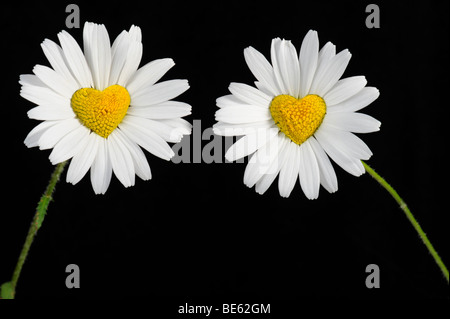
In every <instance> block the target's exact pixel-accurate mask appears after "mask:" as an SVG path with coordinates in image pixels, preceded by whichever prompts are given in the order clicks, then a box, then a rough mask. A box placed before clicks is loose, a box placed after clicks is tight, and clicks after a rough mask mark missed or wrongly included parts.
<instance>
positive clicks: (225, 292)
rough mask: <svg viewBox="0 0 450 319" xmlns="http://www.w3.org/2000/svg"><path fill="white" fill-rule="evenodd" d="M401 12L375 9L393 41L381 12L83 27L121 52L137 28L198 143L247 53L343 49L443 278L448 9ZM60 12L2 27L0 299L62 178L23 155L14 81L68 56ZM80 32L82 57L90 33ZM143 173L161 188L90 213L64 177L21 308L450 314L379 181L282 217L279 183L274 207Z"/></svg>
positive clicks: (238, 193) (127, 10) (222, 8)
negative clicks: (73, 277) (412, 307)
mask: <svg viewBox="0 0 450 319" xmlns="http://www.w3.org/2000/svg"><path fill="white" fill-rule="evenodd" d="M393 2H394V1H390V2H384V1H378V2H376V3H377V4H378V5H379V7H380V12H381V28H380V29H368V28H366V25H365V19H366V17H367V15H368V13H366V12H365V8H366V6H367V5H368V4H369V3H371V2H369V1H352V2H350V1H345V2H344V1H339V2H338V1H333V2H331V1H330V2H325V1H312V2H311V1H294V2H281V1H280V2H276V3H270V4H269V3H268V4H265V3H264V2H262V1H258V2H256V1H253V2H252V3H248V4H247V3H245V2H242V1H241V2H204V1H202V2H201V3H200V4H193V3H190V2H188V1H185V2H175V3H166V2H163V1H152V2H147V1H145V2H138V3H133V2H131V1H126V2H122V3H117V4H116V3H111V2H104V3H102V2H97V3H96V4H95V5H94V4H92V3H90V4H88V3H81V2H78V4H79V7H80V12H81V15H80V18H81V23H82V24H83V23H84V22H85V21H92V22H96V23H104V24H105V25H106V27H107V29H108V31H109V34H110V38H111V40H113V39H114V38H115V37H116V36H117V35H118V34H119V33H120V32H121V31H122V30H123V29H127V30H128V29H129V27H130V26H131V25H132V24H135V25H138V26H140V27H141V29H142V33H143V46H144V53H143V58H142V61H141V66H142V65H144V64H145V63H147V62H150V61H152V60H154V59H158V58H165V57H171V58H173V59H174V61H175V63H176V65H175V67H173V68H172V69H171V70H170V71H169V72H168V73H167V74H166V75H165V76H164V77H163V80H167V79H175V78H180V79H188V80H189V83H190V89H189V90H188V91H187V92H186V93H184V94H183V95H181V96H180V97H179V98H177V99H178V100H181V101H185V102H187V103H189V104H191V105H192V109H193V111H192V115H191V116H189V117H187V118H186V119H187V120H188V121H190V122H191V123H192V121H193V120H196V119H201V121H202V122H201V125H202V130H204V129H206V128H208V127H211V126H212V125H213V124H214V123H215V120H214V113H215V111H216V109H217V108H216V105H215V99H216V98H217V97H220V96H222V95H225V94H228V90H227V87H228V85H229V83H230V82H242V83H248V84H252V83H253V81H254V78H253V76H252V74H251V72H250V71H249V69H248V68H247V66H246V64H245V60H244V56H243V49H244V48H246V47H247V46H250V45H251V46H253V47H254V48H256V49H257V50H259V51H260V52H262V53H263V54H264V55H265V56H266V57H269V53H270V43H271V40H272V38H275V37H280V38H285V39H290V40H292V41H293V43H294V45H295V46H296V48H297V49H299V47H300V45H301V41H302V39H303V37H304V35H305V34H306V32H307V31H308V30H309V29H314V30H317V31H318V33H319V40H320V46H321V47H322V46H323V45H324V44H325V43H326V42H327V41H331V42H333V43H334V44H335V45H336V47H337V50H338V51H340V50H343V49H345V48H348V49H349V50H350V52H351V53H352V55H353V56H352V59H351V61H350V64H349V66H348V68H347V70H346V72H345V74H344V77H345V76H352V75H365V76H366V78H367V80H368V85H369V86H375V87H377V88H378V89H379V90H380V92H381V95H380V97H379V98H378V99H377V100H376V101H375V102H374V103H372V104H371V105H370V106H369V107H367V108H366V109H365V110H364V111H363V112H364V113H366V114H370V115H372V116H374V117H375V118H377V119H378V120H380V121H381V122H382V126H381V131H380V132H378V133H373V134H367V135H364V136H363V135H361V136H362V138H363V140H364V141H365V142H366V143H367V144H368V145H369V147H370V148H371V150H372V151H373V153H374V155H373V157H372V158H371V159H370V160H369V161H368V163H369V165H371V166H372V167H373V168H374V169H375V170H377V171H378V172H379V173H380V174H381V175H382V176H384V177H385V178H386V179H387V181H388V182H390V183H391V184H392V185H393V186H394V187H395V188H396V190H397V191H398V192H399V194H400V195H401V196H402V197H403V198H404V200H405V201H406V202H407V203H408V206H409V207H410V208H411V210H412V212H413V213H414V214H415V217H416V218H417V219H418V221H419V222H420V223H421V226H422V227H423V229H424V230H425V232H426V233H427V234H428V236H429V238H430V240H431V242H432V243H433V244H434V246H435V248H436V250H437V251H438V252H439V253H440V255H441V256H442V259H443V260H444V262H445V263H446V264H447V265H448V264H449V263H450V259H449V258H450V257H449V241H448V236H447V235H446V234H447V232H448V213H449V212H448V208H447V207H448V196H447V191H448V176H447V173H448V164H447V157H448V155H447V154H446V152H447V149H446V148H447V145H448V142H447V138H446V137H445V136H444V132H446V131H447V127H448V124H446V123H447V121H446V119H447V114H448V112H447V110H448V107H449V103H448V99H447V95H448V87H449V78H448V71H449V64H448V61H449V42H448V34H449V17H448V9H449V8H448V6H449V5H448V2H447V1H442V2H432V1H421V2H417V3H415V2H410V1H404V2H397V1H396V2H395V3H393ZM55 3H56V2H53V4H51V5H46V4H44V3H42V2H39V3H37V2H35V3H34V4H18V3H17V4H15V3H12V4H8V5H6V7H5V6H3V7H2V10H1V19H0V23H1V30H2V53H3V55H2V57H3V58H2V62H3V63H2V74H1V81H2V85H1V92H2V94H1V97H2V99H1V102H2V103H1V108H2V112H1V113H0V114H1V115H2V125H1V126H0V127H1V136H2V140H1V141H2V159H3V168H2V172H3V173H2V180H3V184H4V187H3V190H2V198H3V203H2V210H1V212H0V249H1V251H0V282H5V281H8V280H10V277H11V274H12V272H13V269H14V266H15V264H16V261H17V257H18V255H19V253H20V250H21V247H22V244H23V242H24V240H25V236H26V233H27V231H28V227H29V223H30V221H31V220H32V216H33V213H34V210H35V207H36V204H37V202H38V200H39V197H40V195H41V194H42V193H43V191H44V189H45V187H46V185H47V182H48V179H49V177H50V174H51V172H52V171H53V167H52V165H51V164H50V162H49V160H48V155H49V154H50V151H39V150H38V148H33V149H28V148H27V147H26V146H25V145H24V144H23V140H24V139H25V137H26V135H27V134H28V132H29V131H30V130H31V129H32V128H33V127H34V126H35V125H37V124H38V122H37V121H34V120H29V119H28V118H27V115H26V112H27V111H28V110H29V109H30V108H31V107H33V104H32V103H31V102H28V101H26V100H25V99H23V98H21V97H20V96H19V91H20V85H19V84H18V79H19V75H20V74H29V73H31V71H32V68H33V66H34V65H35V64H43V65H49V63H48V61H46V59H45V56H44V54H43V53H42V50H41V48H40V43H41V42H42V41H43V40H44V39H45V38H49V39H51V40H53V41H56V42H57V36H56V35H57V33H58V32H59V31H61V30H62V29H65V30H68V29H67V28H66V26H65V19H66V17H67V15H68V13H66V12H65V8H66V5H67V4H68V3H62V2H61V3H60V4H55ZM68 31H69V32H70V33H71V34H72V35H73V36H74V37H75V38H76V40H77V41H78V42H79V43H82V27H81V28H80V29H70V30H68ZM446 125H447V127H446ZM188 138H189V137H188ZM208 142H209V141H203V146H204V145H206V144H207V143H208ZM146 155H147V158H148V161H149V163H150V167H151V169H152V175H153V178H152V180H151V181H147V182H143V181H142V180H140V179H139V178H136V185H135V186H134V187H131V188H127V189H126V188H124V187H123V186H122V184H120V182H119V181H118V180H117V179H116V178H115V177H113V179H112V181H111V185H110V187H109V189H108V191H107V193H106V195H103V196H101V195H100V196H99V195H97V196H96V195H94V192H93V190H92V187H91V184H90V179H89V174H87V175H86V176H85V178H84V179H83V180H82V181H81V182H80V183H78V184H77V185H75V186H73V185H71V184H67V183H66V182H65V173H63V176H62V181H61V182H60V183H59V184H58V185H57V190H56V193H55V201H54V202H52V203H51V205H50V208H49V212H48V215H47V217H46V219H45V222H44V224H43V227H42V228H41V229H40V231H39V233H38V235H37V237H36V239H35V242H34V243H33V245H32V248H31V251H30V254H29V256H28V259H27V262H26V263H25V266H24V268H23V271H22V275H21V278H20V280H19V284H18V286H17V295H16V298H17V299H32V298H64V299H73V298H92V299H96V298H132V297H133V298H136V297H143V298H146V300H164V301H172V302H173V303H174V306H173V307H174V308H173V309H176V308H175V307H176V305H177V304H178V303H179V304H184V302H185V301H187V300H197V301H198V302H197V304H202V302H201V301H202V300H203V301H204V300H214V302H229V301H231V300H232V301H233V302H236V303H245V302H250V301H251V302H266V303H267V302H271V301H272V302H273V301H275V300H281V301H284V302H286V303H289V304H298V305H301V304H302V300H304V299H311V298H319V299H320V298H328V297H330V298H346V299H369V300H370V299H409V298H415V299H435V298H437V299H448V298H449V290H448V285H447V284H446V282H445V279H444V278H443V276H442V274H441V273H440V270H439V268H438V267H437V266H436V264H435V263H434V261H433V259H432V257H431V256H430V255H429V253H428V251H427V250H426V248H425V246H424V245H423V244H422V243H421V241H420V239H419V238H418V236H417V234H416V232H415V231H414V229H413V228H412V226H411V225H410V224H409V222H408V220H407V219H406V217H405V215H404V214H403V212H402V211H401V210H400V209H399V208H398V205H397V203H396V202H395V201H394V200H393V199H392V198H391V197H390V195H388V193H387V192H386V191H385V190H384V189H382V188H381V187H380V186H379V185H378V184H377V183H376V182H375V181H374V180H373V179H372V178H371V177H370V176H369V175H368V174H365V175H363V176H361V177H359V178H356V177H353V176H351V175H349V174H348V173H346V172H345V171H343V170H342V169H341V168H340V167H338V166H337V165H334V167H335V169H336V173H337V177H338V183H339V191H338V192H336V193H335V194H329V193H328V192H327V191H326V190H325V189H323V188H321V191H320V196H319V199H318V200H314V201H310V200H308V199H306V197H305V196H304V195H303V193H302V191H301V189H300V186H299V183H298V182H297V184H296V187H295V189H294V191H293V192H292V194H291V196H290V198H288V199H284V198H281V197H280V196H279V194H278V186H277V180H275V182H274V184H273V185H272V186H271V187H270V189H269V190H268V191H267V192H266V194H264V195H262V196H261V195H258V194H257V193H256V192H255V191H254V189H249V188H247V187H246V186H245V185H244V184H243V174H244V169H245V165H246V164H244V163H213V164H205V163H201V164H198V163H180V164H174V163H172V162H165V161H163V160H161V159H159V158H156V157H154V156H152V155H151V154H148V153H146ZM445 238H447V239H445ZM72 263H74V264H77V265H78V266H79V267H80V271H81V277H80V284H81V288H80V289H67V288H66V286H65V278H66V276H67V274H66V273H65V268H66V266H67V265H68V264H72ZM368 264H377V265H378V266H379V267H380V275H381V276H380V284H381V287H380V288H379V289H368V288H366V285H365V279H366V276H367V275H368V274H367V273H366V272H365V268H366V266H367V265H368ZM152 298H153V299H152ZM205 303H206V302H203V304H205ZM272 310H274V309H272Z"/></svg>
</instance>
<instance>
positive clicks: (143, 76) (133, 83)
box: [127, 59, 175, 96]
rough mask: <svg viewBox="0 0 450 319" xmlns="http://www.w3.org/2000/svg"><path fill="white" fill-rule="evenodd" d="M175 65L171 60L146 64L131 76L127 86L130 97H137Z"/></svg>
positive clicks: (160, 60)
mask: <svg viewBox="0 0 450 319" xmlns="http://www.w3.org/2000/svg"><path fill="white" fill-rule="evenodd" d="M174 65H175V63H174V62H173V60H172V59H159V60H154V61H152V62H149V63H147V64H146V65H144V66H143V67H141V68H140V69H139V70H137V71H136V73H135V74H134V75H133V76H132V78H131V79H130V81H129V82H128V84H127V90H128V92H129V93H130V95H131V96H138V95H140V94H141V92H140V91H141V90H142V89H144V90H145V88H147V87H150V86H152V85H153V84H155V83H156V82H157V81H158V80H159V79H161V77H162V76H163V75H164V74H166V72H167V71H168V70H169V69H170V68H171V67H173V66H174Z"/></svg>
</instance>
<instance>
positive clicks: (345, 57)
mask: <svg viewBox="0 0 450 319" xmlns="http://www.w3.org/2000/svg"><path fill="white" fill-rule="evenodd" d="M351 56H352V55H351V54H350V52H349V51H348V50H347V49H346V50H342V51H341V52H339V53H338V54H337V55H335V56H334V57H332V58H331V59H330V60H329V62H328V63H327V66H326V67H325V69H324V71H323V74H322V76H321V77H319V76H315V77H314V80H313V84H312V85H311V86H312V87H316V89H315V90H311V92H310V93H311V94H312V93H314V94H317V95H319V96H324V95H325V94H326V93H327V92H328V91H329V90H330V89H331V88H332V87H333V86H334V85H335V84H336V82H337V81H338V80H339V79H340V78H341V76H342V74H344V71H345V69H346V68H347V65H348V63H349V61H350V58H351ZM314 82H317V84H315V83H314Z"/></svg>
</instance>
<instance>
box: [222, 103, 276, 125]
mask: <svg viewBox="0 0 450 319" xmlns="http://www.w3.org/2000/svg"><path fill="white" fill-rule="evenodd" d="M271 119H272V115H271V114H270V111H269V109H266V108H262V107H259V106H254V105H246V106H245V105H242V106H229V107H226V108H222V109H219V110H218V111H217V112H216V121H221V122H225V123H230V124H242V123H252V122H260V121H266V120H271Z"/></svg>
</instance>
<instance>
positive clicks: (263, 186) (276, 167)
mask: <svg viewBox="0 0 450 319" xmlns="http://www.w3.org/2000/svg"><path fill="white" fill-rule="evenodd" d="M278 144H279V151H278V156H277V157H276V159H275V160H274V161H273V162H272V163H271V165H270V167H269V169H268V170H267V172H266V173H265V174H264V175H263V176H262V177H261V178H260V179H259V180H258V181H257V182H256V186H255V191H256V192H257V193H258V194H261V195H262V194H264V193H265V192H266V191H267V190H268V189H269V187H270V185H272V183H273V181H274V180H275V178H276V177H277V176H278V173H279V172H280V169H281V167H282V166H283V165H284V162H285V161H286V150H287V144H288V139H287V138H285V137H281V138H279V143H278Z"/></svg>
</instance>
